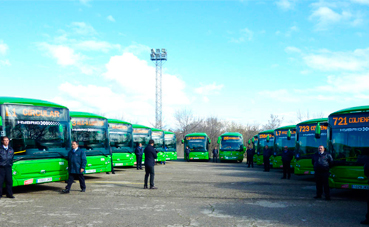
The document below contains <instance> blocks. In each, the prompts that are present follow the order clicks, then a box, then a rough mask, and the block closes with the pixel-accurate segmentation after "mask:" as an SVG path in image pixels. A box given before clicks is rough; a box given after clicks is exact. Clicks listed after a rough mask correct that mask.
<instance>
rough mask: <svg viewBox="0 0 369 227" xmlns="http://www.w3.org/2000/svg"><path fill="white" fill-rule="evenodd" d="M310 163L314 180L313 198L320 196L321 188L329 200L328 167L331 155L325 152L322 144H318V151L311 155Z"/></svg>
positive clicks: (330, 162)
mask: <svg viewBox="0 0 369 227" xmlns="http://www.w3.org/2000/svg"><path fill="white" fill-rule="evenodd" d="M311 161H312V164H313V166H314V171H315V181H316V196H315V197H314V199H320V198H322V194H323V188H324V194H325V199H326V200H331V197H330V194H329V183H328V177H329V174H330V173H329V167H330V166H331V165H332V162H333V158H332V155H330V154H328V153H327V152H325V149H324V147H323V146H319V148H318V152H317V153H315V154H314V155H313V158H312V160H311Z"/></svg>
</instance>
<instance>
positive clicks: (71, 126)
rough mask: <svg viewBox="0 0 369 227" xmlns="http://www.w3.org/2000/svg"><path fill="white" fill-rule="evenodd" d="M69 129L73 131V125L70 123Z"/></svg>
mask: <svg viewBox="0 0 369 227" xmlns="http://www.w3.org/2000/svg"><path fill="white" fill-rule="evenodd" d="M70 129H71V130H72V129H73V123H72V122H70Z"/></svg>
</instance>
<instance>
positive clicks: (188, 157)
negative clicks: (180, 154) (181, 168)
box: [185, 146, 191, 162]
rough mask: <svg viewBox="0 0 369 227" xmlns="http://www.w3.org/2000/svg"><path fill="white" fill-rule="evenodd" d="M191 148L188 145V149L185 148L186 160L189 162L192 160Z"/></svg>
mask: <svg viewBox="0 0 369 227" xmlns="http://www.w3.org/2000/svg"><path fill="white" fill-rule="evenodd" d="M190 151H191V150H190V148H188V146H186V149H185V160H187V162H189V161H190Z"/></svg>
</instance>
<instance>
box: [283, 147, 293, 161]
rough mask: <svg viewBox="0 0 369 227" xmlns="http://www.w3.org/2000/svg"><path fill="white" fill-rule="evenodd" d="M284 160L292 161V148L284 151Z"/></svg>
mask: <svg viewBox="0 0 369 227" xmlns="http://www.w3.org/2000/svg"><path fill="white" fill-rule="evenodd" d="M281 156H282V162H291V161H292V159H293V152H292V151H291V150H287V152H286V151H285V150H283V151H282V155H281Z"/></svg>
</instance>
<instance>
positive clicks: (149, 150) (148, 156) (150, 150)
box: [144, 144, 158, 167]
mask: <svg viewBox="0 0 369 227" xmlns="http://www.w3.org/2000/svg"><path fill="white" fill-rule="evenodd" d="M144 153H145V166H150V167H151V166H154V165H155V159H156V158H158V155H157V154H156V151H155V148H154V147H153V146H151V145H150V144H149V145H147V147H146V148H145V150H144Z"/></svg>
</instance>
